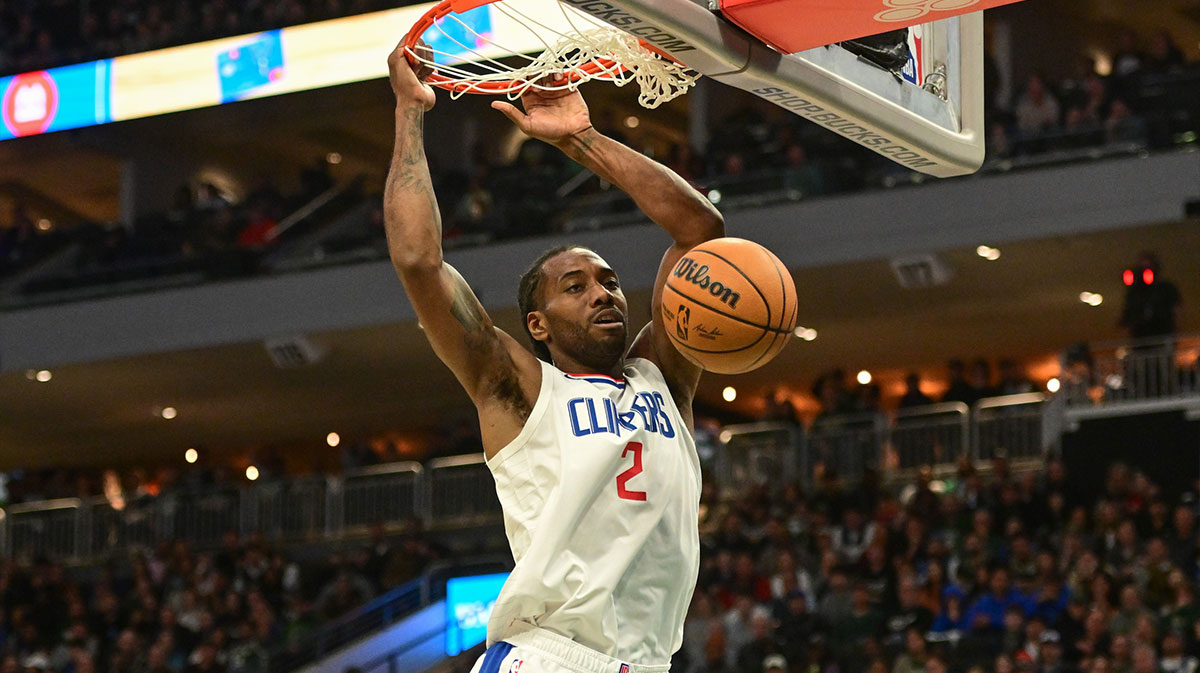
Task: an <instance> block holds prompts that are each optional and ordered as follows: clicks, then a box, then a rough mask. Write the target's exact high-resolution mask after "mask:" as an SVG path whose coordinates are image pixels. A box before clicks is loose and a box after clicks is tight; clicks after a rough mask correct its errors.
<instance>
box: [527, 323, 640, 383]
mask: <svg viewBox="0 0 1200 673" xmlns="http://www.w3.org/2000/svg"><path fill="white" fill-rule="evenodd" d="M546 320H547V322H548V323H549V325H550V328H551V330H552V332H553V334H554V340H555V341H556V342H557V343H558V349H559V350H561V351H562V352H564V353H566V354H568V355H570V356H571V357H573V358H575V360H576V362H578V363H579V364H581V365H584V366H585V367H588V368H589V369H595V370H596V371H601V372H607V371H611V370H612V369H613V367H614V366H616V364H617V363H619V362H620V361H621V358H622V357H624V355H625V342H626V341H627V340H628V338H629V331H628V327H627V326H626V325H624V324H622V330H621V334H620V338H617V337H616V336H614V337H612V338H608V339H601V338H598V337H596V335H594V334H592V333H591V330H590V328H591V323H584V324H582V325H581V324H579V323H576V322H572V321H569V320H559V319H558V318H555V317H554V316H552V315H547V316H546Z"/></svg>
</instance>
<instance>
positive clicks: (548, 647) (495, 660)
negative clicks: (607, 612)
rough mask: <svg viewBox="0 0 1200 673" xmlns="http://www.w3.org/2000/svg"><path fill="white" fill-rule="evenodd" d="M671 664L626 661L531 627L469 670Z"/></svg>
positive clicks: (610, 669) (629, 668)
mask: <svg viewBox="0 0 1200 673" xmlns="http://www.w3.org/2000/svg"><path fill="white" fill-rule="evenodd" d="M670 670H671V666H670V665H668V664H664V665H661V666H641V665H637V664H628V663H625V662H623V661H619V660H617V659H613V658H612V657H609V656H606V655H603V654H601V653H599V652H597V651H595V650H592V649H589V648H587V647H584V646H582V645H580V644H578V643H576V642H574V641H572V640H570V639H568V638H564V637H562V636H560V635H558V634H557V633H552V632H550V631H546V630H544V629H538V628H531V629H529V630H528V631H522V632H521V633H517V634H514V635H512V636H509V637H508V638H506V639H505V640H502V641H500V642H498V643H496V644H494V645H492V646H491V647H489V648H488V649H487V651H486V652H484V653H483V656H481V657H479V659H478V660H477V661H476V662H475V666H474V667H472V668H471V673H667V672H668V671H670Z"/></svg>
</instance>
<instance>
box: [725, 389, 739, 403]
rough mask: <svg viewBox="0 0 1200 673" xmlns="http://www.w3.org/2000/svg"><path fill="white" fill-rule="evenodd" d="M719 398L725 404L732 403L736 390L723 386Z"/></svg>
mask: <svg viewBox="0 0 1200 673" xmlns="http://www.w3.org/2000/svg"><path fill="white" fill-rule="evenodd" d="M721 397H723V398H724V399H725V401H726V402H732V401H734V400H736V399H737V388H734V387H733V386H725V390H722V391H721Z"/></svg>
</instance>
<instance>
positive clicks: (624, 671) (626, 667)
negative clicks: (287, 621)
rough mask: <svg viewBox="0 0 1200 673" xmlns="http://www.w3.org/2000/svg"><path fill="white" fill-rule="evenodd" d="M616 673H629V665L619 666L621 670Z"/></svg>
mask: <svg viewBox="0 0 1200 673" xmlns="http://www.w3.org/2000/svg"><path fill="white" fill-rule="evenodd" d="M617 673H629V664H621V670H619V671H617Z"/></svg>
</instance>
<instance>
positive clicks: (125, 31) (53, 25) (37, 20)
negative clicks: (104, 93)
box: [0, 0, 396, 76]
mask: <svg viewBox="0 0 1200 673" xmlns="http://www.w3.org/2000/svg"><path fill="white" fill-rule="evenodd" d="M395 6H396V4H395V3H387V2H380V1H379V0H248V1H247V2H230V1H229V0H212V1H211V2H203V3H192V2H186V1H182V0H160V1H158V2H137V1H136V0H114V1H113V2H106V3H102V4H101V3H89V2H84V1H81V0H49V1H47V2H25V1H23V0H2V1H0V76H4V75H10V74H14V73H19V72H29V71H32V70H42V69H45V68H52V67H56V66H61V65H69V64H72V63H81V62H84V61H92V60H96V59H101V58H111V57H113V56H120V55H122V54H132V53H137V52H142V51H149V50H151V49H161V48H163V47H171V46H176V45H181V44H190V43H193V42H202V41H204V40H212V39H216V38H219V37H228V36H232V35H241V34H244V33H252V32H257V31H261V30H269V29H273V28H282V27H284V26H294V25H298V24H303V23H309V22H311V21H322V20H325V19H334V18H337V17H340V16H349V15H353V14H362V13H365V12H373V11H377V10H381V9H391V8H392V7H395Z"/></svg>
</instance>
